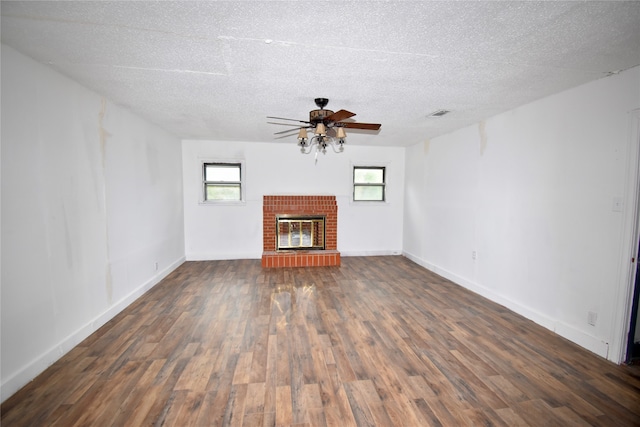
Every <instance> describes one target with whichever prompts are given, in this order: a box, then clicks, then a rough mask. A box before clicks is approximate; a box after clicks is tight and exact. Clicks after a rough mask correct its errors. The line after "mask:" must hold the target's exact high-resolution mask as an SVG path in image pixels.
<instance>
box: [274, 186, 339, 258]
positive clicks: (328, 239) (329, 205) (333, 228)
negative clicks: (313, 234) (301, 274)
mask: <svg viewBox="0 0 640 427" xmlns="http://www.w3.org/2000/svg"><path fill="white" fill-rule="evenodd" d="M276 215H324V216H325V249H324V250H292V251H277V250H276V246H277V242H276ZM262 232H263V235H262V242H263V243H262V245H263V247H262V250H263V252H262V266H263V267H265V268H274V267H323V266H337V265H340V252H338V204H337V203H336V197H335V196H264V197H263V204H262Z"/></svg>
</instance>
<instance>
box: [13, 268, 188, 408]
mask: <svg viewBox="0 0 640 427" xmlns="http://www.w3.org/2000/svg"><path fill="white" fill-rule="evenodd" d="M184 261H185V257H180V258H178V259H177V260H176V261H174V262H173V263H172V264H170V265H169V266H168V267H166V268H165V269H163V270H161V271H158V273H157V274H156V275H155V276H153V277H152V278H150V279H149V280H147V281H146V282H145V283H143V284H142V285H140V286H139V287H138V288H137V289H135V290H134V291H132V292H131V293H129V295H127V296H125V297H124V298H122V299H121V300H119V301H117V302H116V303H115V304H113V305H112V306H111V307H109V308H108V309H107V310H105V311H104V312H103V313H100V314H99V315H98V316H96V317H94V318H93V319H92V320H91V321H89V322H87V323H86V324H85V325H83V326H82V327H80V328H79V329H78V330H76V331H75V332H73V333H72V334H71V335H69V336H68V337H66V338H65V339H63V340H62V341H60V342H59V343H58V344H57V345H55V346H54V347H52V348H50V349H49V350H47V351H45V352H44V353H43V354H41V355H40V356H39V357H37V358H36V359H35V360H33V361H31V362H30V363H28V364H27V365H26V366H25V367H23V368H22V369H20V370H19V371H18V372H16V373H15V374H13V375H12V376H11V377H9V378H8V379H6V380H5V381H4V382H3V383H2V384H0V397H1V402H4V401H5V400H7V399H8V398H9V397H11V395H13V394H14V393H15V392H17V391H18V390H20V389H21V388H22V387H24V386H25V385H26V384H27V383H29V381H31V380H33V379H34V378H35V377H37V376H38V375H40V374H41V373H42V372H43V371H44V370H45V369H47V368H48V367H49V366H51V365H52V364H53V363H55V362H56V361H57V360H58V359H60V358H61V357H62V356H64V355H65V354H67V353H68V352H69V351H71V349H73V348H74V347H75V346H77V345H78V344H80V343H81V342H82V341H83V340H84V339H86V338H87V337H88V336H89V335H91V334H92V333H94V332H95V331H97V330H98V329H99V328H100V327H101V326H103V325H104V324H105V323H107V322H108V321H109V320H111V319H113V318H114V317H115V316H116V315H117V314H118V313H120V312H121V311H122V310H124V309H125V308H127V307H128V306H129V305H130V304H131V303H133V302H134V301H135V300H137V299H138V298H140V297H141V296H142V295H143V294H144V293H145V292H147V291H148V290H149V289H151V288H153V287H154V286H155V285H157V284H158V283H159V282H160V281H161V280H162V279H164V278H165V277H167V276H168V275H169V273H171V272H172V271H173V270H175V269H176V268H178V267H179V266H180V265H181V264H182V263H183V262H184Z"/></svg>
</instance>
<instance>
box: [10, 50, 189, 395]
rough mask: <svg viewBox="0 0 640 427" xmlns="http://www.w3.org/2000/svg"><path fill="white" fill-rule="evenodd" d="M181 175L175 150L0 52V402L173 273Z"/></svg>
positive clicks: (59, 79) (76, 88)
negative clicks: (0, 374)
mask: <svg viewBox="0 0 640 427" xmlns="http://www.w3.org/2000/svg"><path fill="white" fill-rule="evenodd" d="M181 166H182V165H181V162H180V142H179V140H178V139H177V138H175V137H173V136H171V135H169V134H167V133H166V132H164V131H162V130H160V129H158V128H157V127H155V126H152V125H150V124H148V123H146V122H144V121H142V120H141V119H139V118H137V117H135V116H134V115H132V114H130V113H129V112H127V111H126V110H124V109H122V108H120V107H117V106H115V105H114V104H112V103H110V102H107V101H105V100H104V99H101V98H100V96H98V95H97V94H95V93H93V92H90V91H89V90H87V89H85V88H83V87H82V86H80V85H78V84H77V83H75V82H73V81H71V80H69V79H67V78H65V77H63V76H61V75H60V74H58V73H56V72H54V71H52V70H51V69H49V68H47V67H44V66H42V65H40V64H37V63H36V62H34V61H32V60H31V59H29V58H27V57H25V56H23V55H22V54H20V53H18V52H16V51H15V50H13V49H11V48H9V47H7V46H4V45H2V260H1V262H2V270H1V274H2V282H1V300H2V302H1V304H2V312H1V321H2V331H1V332H2V333H1V335H2V338H1V341H2V342H1V344H2V345H1V347H2V349H1V357H2V362H1V363H2V400H3V401H4V400H5V399H6V398H7V397H8V396H10V395H11V394H12V393H14V392H15V391H17V390H18V389H19V388H20V387H21V386H23V385H24V384H25V383H27V382H28V381H30V380H31V379H32V378H34V377H35V376H36V375H37V374H38V373H40V372H41V371H43V370H44V369H45V368H46V367H47V366H48V365H50V364H51V363H53V362H54V361H55V360H57V359H58V358H59V357H60V356H62V355H63V354H64V353H66V352H67V351H69V350H70V349H71V348H73V346H74V345H76V344H77V343H79V342H80V341H81V340H82V339H84V338H85V337H87V336H88V335H89V334H91V333H92V332H93V331H95V330H96V329H97V328H98V327H100V326H101V325H102V324H104V323H105V322H106V321H107V320H109V319H110V318H112V317H113V316H114V315H115V314H117V313H118V312H119V311H121V310H122V309H123V308H124V307H125V306H126V305H128V304H129V303H131V302H132V301H133V300H134V299H135V298H137V297H138V296H139V295H141V294H142V293H143V292H144V291H146V290H147V289H149V288H150V287H151V286H153V285H154V284H156V283H157V282H158V281H159V280H160V279H161V278H162V277H164V276H165V275H166V274H168V272H170V271H172V270H173V269H175V267H177V265H179V264H180V263H181V262H183V260H184V237H183V213H182V171H181ZM156 262H157V263H158V266H157V268H156Z"/></svg>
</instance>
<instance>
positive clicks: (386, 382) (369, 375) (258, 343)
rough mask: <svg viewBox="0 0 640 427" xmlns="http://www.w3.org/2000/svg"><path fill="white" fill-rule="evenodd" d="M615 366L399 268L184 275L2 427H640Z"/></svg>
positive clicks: (17, 401)
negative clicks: (152, 426)
mask: <svg viewBox="0 0 640 427" xmlns="http://www.w3.org/2000/svg"><path fill="white" fill-rule="evenodd" d="M639 369H640V368H638V367H633V366H632V367H629V366H616V365H614V364H612V363H610V362H607V361H606V360H604V359H602V358H600V357H598V356H596V355H594V354H591V353H589V352H588V351H586V350H583V349H581V348H579V347H577V346H576V345H574V344H572V343H570V342H568V341H566V340H564V339H562V338H560V337H558V336H557V335H554V334H553V333H551V332H549V331H547V330H546V329H544V328H542V327H540V326H537V325H535V324H533V323H532V322H530V321H528V320H525V319H524V318H522V317H520V316H518V315H516V314H514V313H512V312H510V311H509V310H507V309H505V308H504V307H501V306H499V305H497V304H494V303H492V302H490V301H487V300H485V299H483V298H481V297H479V296H477V295H475V294H473V293H471V292H468V291H466V290H464V289H462V288H460V287H459V286H456V285H454V284H452V283H450V282H448V281H447V280H445V279H443V278H441V277H439V276H437V275H435V274H432V273H430V272H428V271H426V270H424V269H423V268H421V267H419V266H417V265H416V264H414V263H412V262H411V261H409V260H407V259H406V258H403V257H399V256H396V257H344V258H343V259H342V266H341V267H321V268H300V269H287V268H285V269H262V268H261V266H260V261H259V260H239V261H207V262H187V263H185V264H183V265H182V266H180V267H179V268H178V269H177V270H176V271H174V272H173V273H172V274H171V275H170V276H169V277H167V278H166V279H165V280H164V281H162V282H161V283H159V284H158V285H157V286H155V287H154V288H153V289H151V290H150V291H149V292H148V293H147V294H145V295H144V296H142V297H141V298H140V299H139V300H137V301H136V302H135V303H134V304H132V305H131V306H130V307H128V308H127V309H126V310H125V311H123V312H122V313H121V314H119V315H118V316H116V317H115V318H114V319H112V320H111V321H110V322H108V323H107V324H106V325H105V326H104V327H102V328H101V329H100V330H98V331H97V332H96V333H94V334H93V335H91V336H90V337H89V338H87V339H86V340H85V341H84V342H82V343H81V344H80V345H78V346H77V347H76V348H74V349H73V350H72V351H71V352H70V353H68V354H67V355H65V356H64V357H63V358H62V359H61V360H59V361H58V362H57V363H55V364H54V365H52V366H51V367H50V368H49V369H47V370H46V371H45V372H44V373H43V374H42V375H40V376H39V377H38V378H36V379H35V380H34V381H33V382H31V383H30V384H28V385H27V386H26V387H24V388H23V389H22V390H20V391H19V392H18V393H16V394H15V395H14V396H12V397H11V398H9V399H8V400H7V401H6V402H5V403H4V404H3V405H2V407H1V411H2V418H1V420H2V426H65V427H67V426H150V425H164V426H181V427H182V426H222V425H224V426H227V425H228V426H241V425H244V426H275V425H278V426H340V427H343V426H492V425H495V426H567V425H576V426H589V425H593V426H640V370H639Z"/></svg>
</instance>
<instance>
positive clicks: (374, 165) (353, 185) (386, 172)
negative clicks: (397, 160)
mask: <svg viewBox="0 0 640 427" xmlns="http://www.w3.org/2000/svg"><path fill="white" fill-rule="evenodd" d="M356 168H362V169H383V170H384V173H383V176H384V182H383V183H382V184H376V185H380V186H382V187H383V191H382V194H383V200H355V188H356V187H357V186H358V184H356V183H355V181H354V180H355V170H356ZM349 200H350V202H351V203H354V204H361V205H368V206H370V205H373V204H379V205H384V204H388V203H389V165H388V164H387V163H375V162H366V163H364V162H362V163H352V164H351V196H350V197H349Z"/></svg>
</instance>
